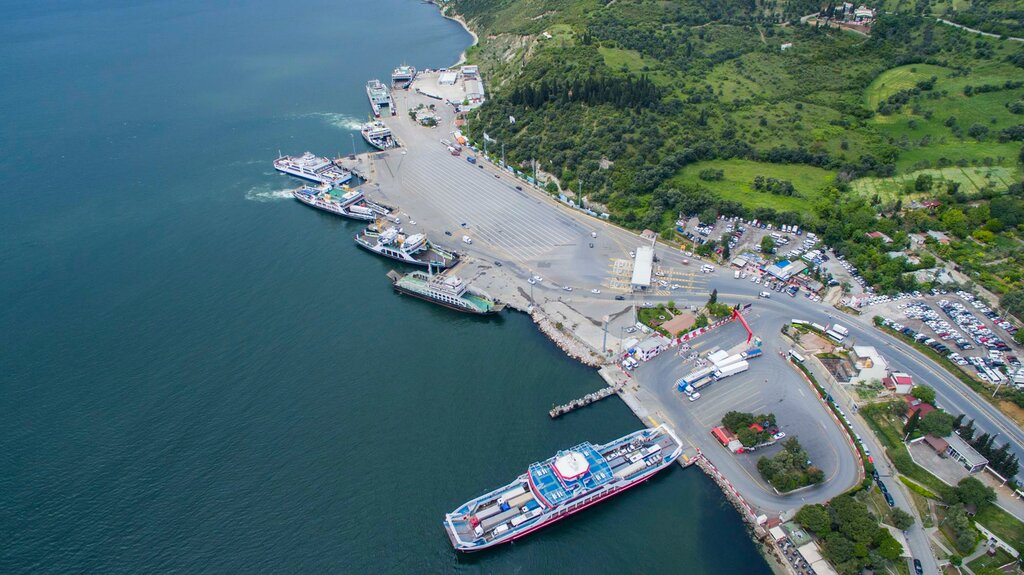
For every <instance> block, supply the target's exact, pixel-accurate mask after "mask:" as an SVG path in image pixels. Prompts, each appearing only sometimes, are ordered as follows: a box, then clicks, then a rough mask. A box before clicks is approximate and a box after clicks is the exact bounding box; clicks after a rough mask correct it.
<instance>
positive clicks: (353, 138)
mask: <svg viewBox="0 0 1024 575" xmlns="http://www.w3.org/2000/svg"><path fill="white" fill-rule="evenodd" d="M348 137H349V138H352V159H353V160H354V159H356V135H355V134H349V135H348Z"/></svg>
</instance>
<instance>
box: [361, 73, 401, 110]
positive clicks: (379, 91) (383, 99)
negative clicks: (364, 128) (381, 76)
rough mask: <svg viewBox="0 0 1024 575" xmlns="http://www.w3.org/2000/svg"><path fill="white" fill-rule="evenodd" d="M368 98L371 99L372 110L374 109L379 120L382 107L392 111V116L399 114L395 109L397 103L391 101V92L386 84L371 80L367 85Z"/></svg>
mask: <svg viewBox="0 0 1024 575" xmlns="http://www.w3.org/2000/svg"><path fill="white" fill-rule="evenodd" d="M366 97H367V98H369V99H370V108H372V109H373V115H374V116H376V117H378V118H379V117H380V108H381V106H387V107H388V108H389V109H390V110H391V115H392V116H394V115H395V114H396V113H397V112H398V110H396V109H395V101H394V100H393V99H391V90H389V89H388V87H387V86H385V85H384V84H381V82H380V80H370V81H369V82H367V83H366Z"/></svg>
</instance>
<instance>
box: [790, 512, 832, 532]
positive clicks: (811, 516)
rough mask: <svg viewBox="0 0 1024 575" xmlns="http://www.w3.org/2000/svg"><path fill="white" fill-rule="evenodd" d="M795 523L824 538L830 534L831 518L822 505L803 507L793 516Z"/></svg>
mask: <svg viewBox="0 0 1024 575" xmlns="http://www.w3.org/2000/svg"><path fill="white" fill-rule="evenodd" d="M793 519H796V522H797V523H799V524H800V525H803V526H804V527H806V528H807V529H810V530H811V531H813V532H814V533H815V534H816V535H817V536H818V537H821V538H824V537H825V536H826V535H828V534H829V533H831V532H832V516H831V515H829V512H828V509H825V506H824V505H804V506H803V507H801V508H800V511H797V512H796V515H795V516H793Z"/></svg>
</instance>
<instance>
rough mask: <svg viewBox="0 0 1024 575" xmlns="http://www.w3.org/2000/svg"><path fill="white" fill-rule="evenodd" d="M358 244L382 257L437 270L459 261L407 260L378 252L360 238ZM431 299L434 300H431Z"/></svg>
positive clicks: (449, 266) (452, 265) (451, 265)
mask: <svg viewBox="0 0 1024 575" xmlns="http://www.w3.org/2000/svg"><path fill="white" fill-rule="evenodd" d="M356 245H357V246H359V247H361V248H363V249H364V250H366V251H368V252H370V253H372V254H375V255H378V256H380V257H382V258H388V259H390V260H395V261H396V262H402V263H403V264H409V265H412V266H421V267H427V265H432V266H433V267H434V269H435V270H436V269H442V270H443V269H448V268H451V267H454V266H455V264H457V263H459V260H458V259H454V260H452V261H451V262H448V263H445V262H438V261H430V262H425V261H421V260H417V259H408V260H407V259H404V258H396V257H395V256H392V255H388V254H386V253H384V252H378V251H377V250H375V249H373V248H372V247H370V246H368V245H366V244H365V243H363V242H361V241H359V240H358V239H357V240H356ZM431 301H433V300H431Z"/></svg>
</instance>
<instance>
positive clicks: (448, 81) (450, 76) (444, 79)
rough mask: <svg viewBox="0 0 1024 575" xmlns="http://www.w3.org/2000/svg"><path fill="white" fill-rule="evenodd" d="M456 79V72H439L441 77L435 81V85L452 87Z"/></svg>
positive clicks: (457, 77)
mask: <svg viewBox="0 0 1024 575" xmlns="http://www.w3.org/2000/svg"><path fill="white" fill-rule="evenodd" d="M458 79H459V73H458V72H441V75H440V76H439V77H438V79H437V83H438V84H440V85H442V86H454V85H455V82H456V80H458Z"/></svg>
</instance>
